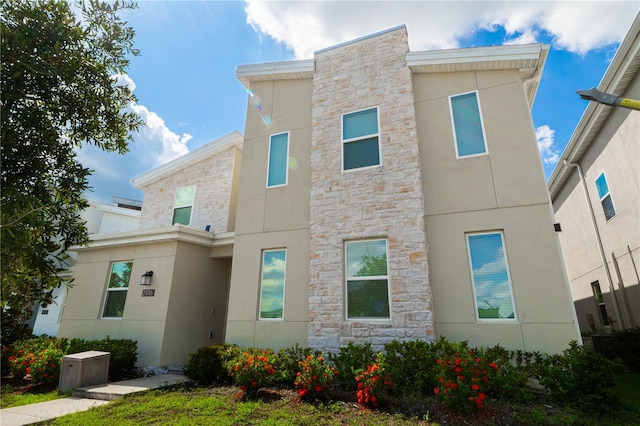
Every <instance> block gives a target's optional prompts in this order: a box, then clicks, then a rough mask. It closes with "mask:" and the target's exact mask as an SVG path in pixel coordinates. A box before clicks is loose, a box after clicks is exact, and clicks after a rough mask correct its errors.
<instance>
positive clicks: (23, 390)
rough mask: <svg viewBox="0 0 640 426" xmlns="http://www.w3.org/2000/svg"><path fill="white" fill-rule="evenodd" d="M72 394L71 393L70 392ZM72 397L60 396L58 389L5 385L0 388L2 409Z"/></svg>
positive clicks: (0, 406) (0, 405)
mask: <svg viewBox="0 0 640 426" xmlns="http://www.w3.org/2000/svg"><path fill="white" fill-rule="evenodd" d="M69 393H70V392H69ZM65 396H70V395H60V394H58V390H57V389H51V388H50V387H48V388H42V387H38V386H36V387H29V386H27V387H24V386H19V387H16V386H13V385H7V384H3V385H2V388H0V408H9V407H17V406H19V405H28V404H35V403H38V402H45V401H51V400H52V399H58V398H64V397H65Z"/></svg>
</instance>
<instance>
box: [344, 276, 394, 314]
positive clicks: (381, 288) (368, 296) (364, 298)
mask: <svg viewBox="0 0 640 426" xmlns="http://www.w3.org/2000/svg"><path fill="white" fill-rule="evenodd" d="M347 297H348V304H349V306H348V316H349V318H389V293H388V290H387V280H365V281H347Z"/></svg>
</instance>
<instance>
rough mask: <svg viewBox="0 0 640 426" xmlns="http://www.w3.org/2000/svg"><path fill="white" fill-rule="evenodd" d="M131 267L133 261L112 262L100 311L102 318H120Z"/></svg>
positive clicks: (125, 298)
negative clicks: (102, 307)
mask: <svg viewBox="0 0 640 426" xmlns="http://www.w3.org/2000/svg"><path fill="white" fill-rule="evenodd" d="M131 268H133V262H114V263H112V264H111V274H110V275H109V284H108V285H107V294H106V295H105V300H104V309H103V311H102V317H103V318H122V314H123V313H124V303H125V301H126V300H127V292H128V290H129V279H130V278H131Z"/></svg>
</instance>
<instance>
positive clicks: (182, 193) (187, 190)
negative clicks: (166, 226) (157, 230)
mask: <svg viewBox="0 0 640 426" xmlns="http://www.w3.org/2000/svg"><path fill="white" fill-rule="evenodd" d="M195 194H196V187H195V186H183V187H182V188H178V189H177V190H176V197H175V200H174V202H173V219H172V220H171V224H172V225H175V224H176V223H179V224H181V225H189V224H190V223H191V210H192V209H193V197H194V196H195Z"/></svg>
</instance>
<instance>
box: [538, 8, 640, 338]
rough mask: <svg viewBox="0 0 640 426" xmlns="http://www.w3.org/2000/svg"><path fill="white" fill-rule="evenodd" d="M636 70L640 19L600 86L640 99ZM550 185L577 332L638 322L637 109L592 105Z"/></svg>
mask: <svg viewBox="0 0 640 426" xmlns="http://www.w3.org/2000/svg"><path fill="white" fill-rule="evenodd" d="M639 69H640V15H638V16H636V19H635V21H634V22H633V24H632V26H631V28H630V30H629V32H628V34H627V36H626V37H625V39H624V40H623V42H622V43H621V44H620V47H619V48H618V51H617V53H616V55H615V56H614V58H613V60H612V61H611V64H610V65H609V68H608V69H607V71H606V72H605V74H604V76H603V77H602V81H601V82H600V84H599V85H598V89H599V90H601V91H603V92H605V93H611V94H614V95H616V96H622V97H625V98H631V99H640V73H639V71H638V70H639ZM578 89H579V88H578ZM548 184H549V192H550V194H551V199H552V201H553V209H554V211H555V217H556V221H557V222H558V223H559V224H560V226H561V228H562V232H561V233H560V234H559V235H560V242H561V246H562V251H563V253H564V261H565V264H566V269H567V274H568V278H569V283H570V286H571V293H572V295H573V300H574V302H575V307H576V312H577V316H578V321H579V323H580V330H581V331H582V332H583V333H595V332H600V331H602V330H605V331H611V330H612V329H614V330H621V329H625V328H633V327H636V326H638V325H640V303H639V301H640V284H639V282H640V277H639V274H640V272H639V268H640V201H639V200H640V111H633V110H630V109H625V108H619V107H610V106H605V105H602V104H597V103H595V102H591V103H589V104H588V105H587V107H586V109H585V112H584V114H583V115H582V118H581V119H580V122H579V123H578V125H577V127H576V129H575V131H574V132H573V135H572V136H571V139H570V140H569V143H568V144H567V147H566V148H565V150H564V152H563V153H562V156H561V159H560V161H559V162H558V165H557V166H556V168H555V170H554V171H553V173H552V175H551V177H550V179H549V183H548Z"/></svg>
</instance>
